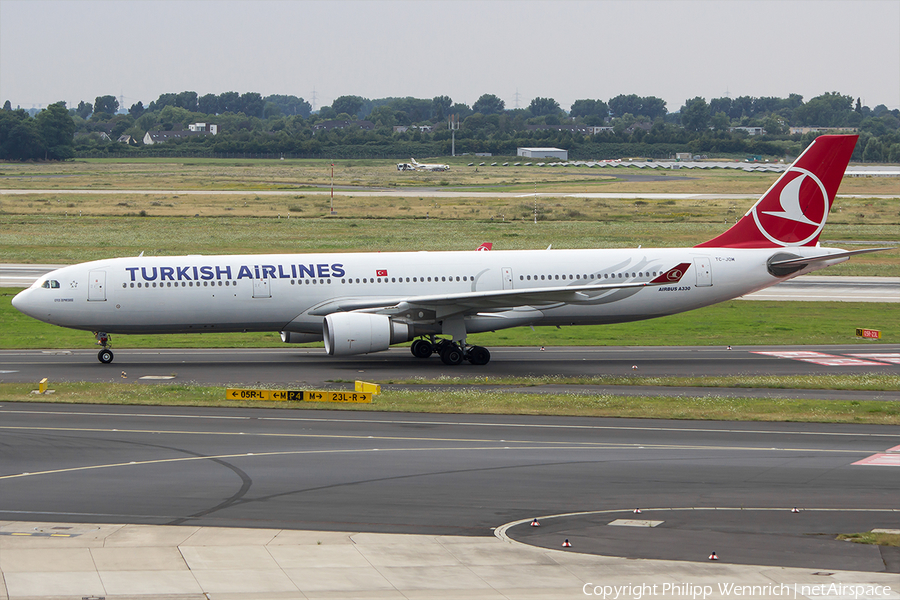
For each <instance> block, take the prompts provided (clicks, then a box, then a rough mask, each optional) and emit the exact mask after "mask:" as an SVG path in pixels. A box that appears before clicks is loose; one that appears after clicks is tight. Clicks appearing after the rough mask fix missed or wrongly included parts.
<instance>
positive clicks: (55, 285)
mask: <svg viewBox="0 0 900 600" xmlns="http://www.w3.org/2000/svg"><path fill="white" fill-rule="evenodd" d="M41 287H42V288H52V289H59V282H58V281H56V280H55V279H45V280H44V282H43V283H41Z"/></svg>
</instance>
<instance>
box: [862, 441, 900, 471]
mask: <svg viewBox="0 0 900 600" xmlns="http://www.w3.org/2000/svg"><path fill="white" fill-rule="evenodd" d="M853 464H854V465H871V466H875V467H900V446H894V447H893V448H888V449H887V450H886V451H884V452H879V453H878V454H873V455H872V456H869V457H868V458H864V459H862V460H858V461H856V462H855V463H853Z"/></svg>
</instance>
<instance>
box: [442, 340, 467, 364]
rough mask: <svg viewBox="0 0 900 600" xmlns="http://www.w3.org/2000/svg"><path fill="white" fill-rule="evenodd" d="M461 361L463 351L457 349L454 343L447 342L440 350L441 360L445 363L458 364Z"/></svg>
mask: <svg viewBox="0 0 900 600" xmlns="http://www.w3.org/2000/svg"><path fill="white" fill-rule="evenodd" d="M462 361H463V352H462V350H460V349H459V346H457V345H456V344H447V345H446V346H445V347H444V349H443V350H441V362H443V363H444V364H445V365H450V366H454V365H458V364H459V363H461V362H462Z"/></svg>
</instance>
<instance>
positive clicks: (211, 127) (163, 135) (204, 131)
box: [144, 123, 219, 146]
mask: <svg viewBox="0 0 900 600" xmlns="http://www.w3.org/2000/svg"><path fill="white" fill-rule="evenodd" d="M217 133H219V126H218V125H215V124H214V123H191V124H190V125H188V128H187V130H184V129H173V130H171V131H162V130H157V131H148V132H147V133H145V134H144V144H146V145H148V146H152V145H153V144H161V143H163V142H168V141H170V140H178V139H183V138H189V137H197V136H199V135H216V134H217Z"/></svg>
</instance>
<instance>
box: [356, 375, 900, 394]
mask: <svg viewBox="0 0 900 600" xmlns="http://www.w3.org/2000/svg"><path fill="white" fill-rule="evenodd" d="M374 383H380V384H383V385H390V384H402V385H459V386H472V385H474V386H479V385H490V386H496V385H506V386H515V387H540V386H543V385H605V386H610V385H624V386H642V385H645V386H646V385H649V386H658V387H713V388H716V387H718V388H737V389H741V388H767V389H792V390H794V389H802V390H867V391H900V375H894V374H890V373H863V374H849V375H729V376H710V377H641V376H633V377H632V376H629V377H616V376H603V375H597V376H595V377H558V376H547V377H440V378H438V379H425V378H414V379H375V381H374Z"/></svg>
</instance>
